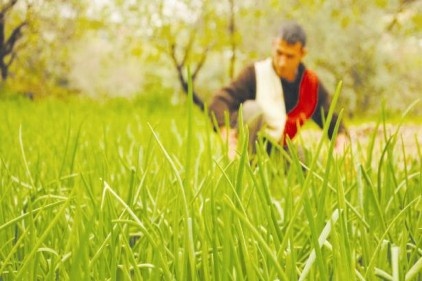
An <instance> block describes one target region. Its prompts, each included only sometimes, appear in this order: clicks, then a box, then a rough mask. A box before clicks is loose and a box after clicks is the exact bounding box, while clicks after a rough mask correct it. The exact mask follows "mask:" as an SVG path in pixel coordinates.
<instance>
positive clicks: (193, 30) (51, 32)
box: [7, 0, 422, 116]
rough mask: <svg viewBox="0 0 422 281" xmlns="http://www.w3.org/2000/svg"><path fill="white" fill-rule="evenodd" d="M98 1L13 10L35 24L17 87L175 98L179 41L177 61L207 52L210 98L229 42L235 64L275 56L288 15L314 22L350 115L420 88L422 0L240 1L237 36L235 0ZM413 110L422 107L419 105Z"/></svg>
mask: <svg viewBox="0 0 422 281" xmlns="http://www.w3.org/2000/svg"><path fill="white" fill-rule="evenodd" d="M22 2H24V1H22ZM93 3H94V2H89V1H88V2H86V3H85V2H84V3H82V2H81V1H75V0H71V1H65V2H63V1H37V2H36V3H35V2H34V3H33V4H32V5H31V9H29V10H27V9H14V10H13V13H12V14H11V19H10V21H8V22H9V24H10V25H8V29H7V30H10V27H12V26H13V25H14V24H15V23H16V22H18V21H19V20H21V19H23V18H27V19H28V21H29V25H28V28H27V29H26V30H25V34H24V36H25V37H24V38H23V40H22V42H24V44H22V45H21V46H20V47H19V49H17V57H16V60H15V62H14V64H13V65H12V68H11V75H10V79H9V80H10V81H8V83H9V85H10V87H12V88H13V89H14V90H15V91H16V92H32V93H34V94H35V95H37V96H42V97H44V96H54V95H66V94H67V93H69V92H70V93H72V94H73V93H75V92H79V93H80V94H82V95H89V96H97V97H104V96H130V97H132V96H134V95H137V94H141V93H145V92H147V93H148V92H154V93H155V92H157V91H158V92H166V93H169V94H168V97H167V98H171V99H173V100H177V98H179V92H180V83H179V81H178V72H177V68H176V67H175V64H174V62H173V61H172V56H171V55H172V54H171V47H172V46H174V47H175V57H176V58H177V60H178V62H179V64H181V63H182V62H183V63H184V64H183V65H182V66H183V67H185V66H187V65H190V66H191V68H192V72H194V70H195V66H196V65H198V64H200V62H201V60H202V59H203V57H204V54H206V60H205V64H204V65H203V67H202V68H201V69H200V70H201V71H200V73H199V75H198V77H197V79H195V89H196V90H197V91H198V93H199V95H201V96H202V97H203V99H204V100H207V99H208V98H209V97H210V95H211V94H212V93H213V92H215V91H216V90H217V89H218V88H220V87H222V86H223V85H224V84H226V83H227V82H228V81H229V80H230V77H229V69H230V58H231V57H232V55H233V54H232V44H233V43H234V44H235V46H236V53H235V54H236V55H237V56H236V58H237V61H236V64H235V72H236V73H237V72H238V71H239V70H240V69H241V67H243V66H244V65H246V64H247V63H250V62H252V61H254V60H257V59H261V58H264V57H266V56H268V55H269V49H270V46H271V40H272V36H273V35H274V34H275V32H276V31H277V29H278V26H279V24H280V22H281V21H283V20H286V19H295V20H298V21H299V22H300V23H302V24H303V25H304V27H305V29H306V30H307V33H308V37H309V45H308V48H309V55H308V56H307V58H306V59H305V63H306V64H307V65H308V66H309V67H310V68H313V69H314V70H315V71H316V72H317V73H318V74H319V76H320V77H321V78H322V81H323V82H324V84H325V85H326V87H327V88H328V89H330V90H332V91H333V90H334V85H336V84H337V83H338V81H340V80H341V81H343V84H344V90H343V93H342V97H340V103H341V104H342V106H343V107H345V109H346V114H347V115H348V116H354V115H362V114H368V113H370V114H373V113H374V112H375V113H376V112H378V110H379V108H380V101H383V100H385V102H387V104H388V109H389V111H391V113H397V112H400V111H402V110H404V109H405V108H406V107H407V106H408V105H409V104H411V103H412V102H413V101H414V100H415V98H416V96H417V93H418V92H419V89H420V88H421V87H422V86H421V79H419V77H420V76H421V75H420V65H421V63H422V62H421V56H420V55H419V54H420V52H421V46H420V36H421V26H422V25H421V24H420V23H421V16H420V15H421V9H422V5H421V1H400V0H394V1H382V0H379V1H369V2H368V1H364V0H359V1H332V0H321V1H308V0H301V1H296V0H288V1H256V0H247V1H234V11H235V18H234V19H235V27H236V28H235V32H234V34H233V36H231V34H230V28H229V27H230V1H222V2H221V1H220V2H216V1H214V2H212V1H204V0H197V1H184V0H177V1H163V0H161V1H146V0H136V1H120V0H119V1H117V0H111V1H107V2H106V3H102V4H93ZM97 49H99V50H97ZM195 78H196V77H195ZM87 81H88V82H89V81H92V82H91V83H88V82H87ZM169 89H171V91H169ZM414 114H415V115H419V116H420V114H421V112H420V109H415V110H414Z"/></svg>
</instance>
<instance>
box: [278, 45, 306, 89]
mask: <svg viewBox="0 0 422 281" xmlns="http://www.w3.org/2000/svg"><path fill="white" fill-rule="evenodd" d="M305 54H306V50H305V48H304V47H303V46H302V44H301V43H300V42H297V43H295V44H289V43H287V42H286V41H284V40H282V39H275V40H274V42H273V47H272V58H273V65H274V69H275V71H276V73H277V75H278V76H279V77H281V78H284V79H287V80H289V81H292V80H294V79H295V77H296V72H297V69H298V66H299V64H300V62H301V61H302V58H303V57H304V56H305Z"/></svg>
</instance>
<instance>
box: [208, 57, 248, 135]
mask: <svg viewBox="0 0 422 281" xmlns="http://www.w3.org/2000/svg"><path fill="white" fill-rule="evenodd" d="M255 91H256V78H255V68H254V66H253V65H250V66H248V67H246V68H245V69H243V71H242V72H241V73H240V74H239V76H238V77H237V78H236V79H235V80H233V81H232V82H231V83H230V84H229V85H228V86H226V87H224V88H222V89H221V90H219V91H218V92H217V93H216V94H215V95H214V96H213V98H212V100H211V104H210V106H209V112H210V114H213V115H214V116H215V118H216V121H217V124H216V125H217V126H218V127H222V126H225V125H226V124H225V121H226V120H225V112H228V113H229V116H230V124H229V125H230V127H235V125H236V122H237V120H236V119H237V111H238V110H239V107H240V104H241V103H243V102H244V101H246V100H249V99H255Z"/></svg>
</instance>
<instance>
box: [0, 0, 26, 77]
mask: <svg viewBox="0 0 422 281" xmlns="http://www.w3.org/2000/svg"><path fill="white" fill-rule="evenodd" d="M17 3H18V0H9V1H6V3H3V1H2V4H1V6H0V73H1V78H2V80H3V81H5V80H6V79H7V78H8V76H9V67H10V65H11V64H12V63H13V61H14V60H15V58H16V52H17V48H16V46H17V43H18V41H19V40H20V39H21V37H22V32H23V28H24V27H25V26H26V25H27V20H26V19H23V20H20V22H18V23H17V24H16V25H14V26H13V27H9V26H8V24H9V21H10V17H9V15H10V13H11V10H12V9H13V8H14V7H15V5H16V4H17ZM10 25H12V24H10ZM7 29H10V30H11V31H10V32H9V33H10V34H7V31H8V30H7Z"/></svg>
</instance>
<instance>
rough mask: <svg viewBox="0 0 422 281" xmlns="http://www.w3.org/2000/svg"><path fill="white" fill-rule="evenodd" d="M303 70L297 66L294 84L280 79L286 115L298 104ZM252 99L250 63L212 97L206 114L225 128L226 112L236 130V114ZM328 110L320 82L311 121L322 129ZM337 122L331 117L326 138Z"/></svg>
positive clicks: (253, 83) (253, 81) (341, 130)
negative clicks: (213, 116)
mask: <svg viewBox="0 0 422 281" xmlns="http://www.w3.org/2000/svg"><path fill="white" fill-rule="evenodd" d="M304 71H305V66H304V65H303V64H300V66H299V69H298V75H297V76H296V79H295V81H293V82H289V81H287V80H285V79H280V80H281V81H280V83H282V87H283V94H284V101H285V106H286V113H289V112H290V111H291V110H292V109H293V108H294V107H295V106H296V104H297V101H298V95H299V87H300V82H301V80H302V76H303V73H304ZM255 97H256V75H255V68H254V65H253V64H252V65H249V66H247V67H246V68H245V69H243V71H242V72H241V73H240V74H239V76H238V77H237V78H236V79H235V80H233V81H232V82H231V83H230V84H229V85H228V86H226V87H224V88H222V89H221V90H220V91H218V92H217V93H216V94H215V95H214V97H213V99H212V101H211V104H210V106H209V111H210V113H211V114H214V115H215V118H216V121H217V125H218V126H223V125H225V120H224V112H229V115H230V126H231V127H235V126H236V121H237V111H238V109H239V106H240V104H241V103H243V102H244V101H246V100H254V99H255ZM329 108H330V97H329V94H328V92H327V90H326V89H325V87H324V86H323V85H322V83H321V82H319V87H318V101H317V107H316V109H315V111H314V113H313V115H312V120H314V121H315V123H316V124H318V126H319V127H321V128H322V127H323V125H324V124H323V120H326V118H327V115H328V110H329ZM337 120H338V116H337V114H334V115H333V118H332V120H331V122H330V126H329V130H328V136H329V138H332V135H333V132H334V127H335V124H336V122H337ZM339 133H346V128H345V126H344V124H343V123H342V122H341V123H340V127H339Z"/></svg>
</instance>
